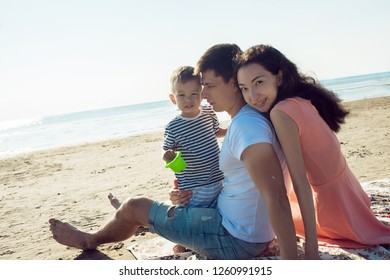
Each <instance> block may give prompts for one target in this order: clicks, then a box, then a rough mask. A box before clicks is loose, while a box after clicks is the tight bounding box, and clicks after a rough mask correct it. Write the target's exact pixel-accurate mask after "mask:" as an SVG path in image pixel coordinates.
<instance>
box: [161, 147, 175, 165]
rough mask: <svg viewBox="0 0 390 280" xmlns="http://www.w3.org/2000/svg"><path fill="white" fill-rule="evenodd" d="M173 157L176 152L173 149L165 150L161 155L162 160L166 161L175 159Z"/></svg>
mask: <svg viewBox="0 0 390 280" xmlns="http://www.w3.org/2000/svg"><path fill="white" fill-rule="evenodd" d="M175 157H176V152H175V151H174V150H167V151H165V153H164V155H163V160H165V161H167V162H171V161H172V160H174V159H175Z"/></svg>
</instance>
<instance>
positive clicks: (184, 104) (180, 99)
mask: <svg viewBox="0 0 390 280" xmlns="http://www.w3.org/2000/svg"><path fill="white" fill-rule="evenodd" d="M201 90H202V87H201V85H200V83H199V81H197V80H196V79H191V80H189V81H187V82H185V83H181V82H178V83H177V84H176V87H175V92H174V93H173V94H170V95H169V98H170V99H171V101H172V103H173V104H175V105H177V107H178V108H179V110H180V111H181V116H182V117H186V118H193V117H196V116H197V115H198V114H199V113H200V103H201V102H202V99H201V97H200V92H201Z"/></svg>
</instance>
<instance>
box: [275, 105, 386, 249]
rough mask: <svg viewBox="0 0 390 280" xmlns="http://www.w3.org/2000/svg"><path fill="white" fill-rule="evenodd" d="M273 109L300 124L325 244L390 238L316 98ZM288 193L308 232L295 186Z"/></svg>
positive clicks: (321, 239)
mask: <svg viewBox="0 0 390 280" xmlns="http://www.w3.org/2000/svg"><path fill="white" fill-rule="evenodd" d="M273 110H281V111H283V112H285V113H286V114H288V115H289V116H290V117H291V118H292V119H293V120H294V121H295V123H296V124H297V126H298V129H299V136H300V141H301V147H302V152H303V159H304V163H305V167H306V173H307V178H308V180H309V183H310V185H311V187H312V191H313V199H314V206H315V210H316V218H317V235H318V240H319V242H320V244H321V245H333V246H341V247H347V248H357V247H364V246H365V245H366V246H367V245H377V244H389V243H390V227H388V226H386V225H384V224H383V223H381V222H380V221H379V220H377V219H376V217H375V215H374V213H373V212H372V210H371V208H370V204H371V203H370V199H369V197H368V196H367V194H366V193H365V192H364V190H363V189H362V187H361V185H360V183H359V182H358V180H357V179H356V178H355V176H354V175H353V174H352V172H351V170H350V169H349V167H348V165H347V163H346V160H345V158H344V156H343V154H342V153H341V149H340V144H339V141H338V140H337V137H336V135H335V134H334V133H333V131H332V130H331V129H330V128H329V127H328V125H327V124H326V123H325V121H324V120H323V119H322V118H321V116H320V115H319V113H318V111H317V110H316V108H315V107H314V106H313V105H312V104H311V102H310V101H309V100H306V99H302V98H299V97H295V98H288V99H285V100H283V101H281V102H279V103H278V104H277V105H276V106H275V107H274V108H273ZM291 190H292V188H291ZM289 198H290V203H291V208H292V212H293V218H294V224H295V228H296V231H297V234H298V235H300V236H302V237H304V228H303V221H302V217H301V214H300V210H299V205H298V202H297V198H296V196H295V193H294V191H290V192H289Z"/></svg>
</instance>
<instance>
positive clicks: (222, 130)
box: [215, 127, 227, 138]
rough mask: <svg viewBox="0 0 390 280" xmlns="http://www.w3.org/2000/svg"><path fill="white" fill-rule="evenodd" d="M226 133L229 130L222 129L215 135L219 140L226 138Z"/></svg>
mask: <svg viewBox="0 0 390 280" xmlns="http://www.w3.org/2000/svg"><path fill="white" fill-rule="evenodd" d="M226 131H227V128H222V127H220V128H219V130H218V132H217V133H215V137H217V138H222V137H225V136H226Z"/></svg>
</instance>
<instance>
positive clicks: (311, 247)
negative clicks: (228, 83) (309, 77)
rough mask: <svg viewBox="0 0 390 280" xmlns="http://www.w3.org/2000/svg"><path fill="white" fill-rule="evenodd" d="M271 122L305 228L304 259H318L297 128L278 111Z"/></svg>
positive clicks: (311, 203)
mask: <svg viewBox="0 0 390 280" xmlns="http://www.w3.org/2000/svg"><path fill="white" fill-rule="evenodd" d="M271 121H272V124H273V126H274V128H275V131H276V134H277V136H278V139H279V142H280V145H281V147H282V150H283V153H284V156H285V158H286V162H287V166H288V169H289V172H290V175H291V180H292V183H293V186H294V191H295V193H296V196H297V198H298V203H299V208H300V210H301V215H302V219H303V225H304V228H305V258H307V259H319V254H318V240H317V232H316V217H315V211H314V203H313V194H312V191H311V186H310V184H309V182H308V180H307V177H306V168H305V163H304V161H303V156H302V149H301V142H300V138H299V131H298V127H297V125H296V123H295V122H294V120H293V119H291V118H290V117H289V116H288V115H287V114H286V113H284V112H282V111H280V110H273V111H272V112H271Z"/></svg>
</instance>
